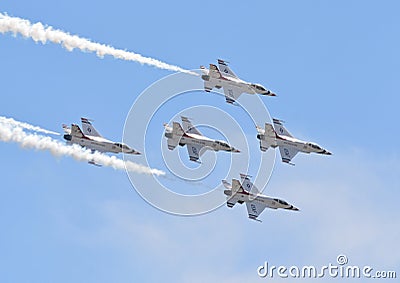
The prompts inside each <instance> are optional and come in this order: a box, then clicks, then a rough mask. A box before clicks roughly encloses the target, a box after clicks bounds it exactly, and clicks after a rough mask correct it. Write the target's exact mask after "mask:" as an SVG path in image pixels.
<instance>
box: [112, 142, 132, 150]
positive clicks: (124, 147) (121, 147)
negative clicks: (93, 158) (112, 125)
mask: <svg viewBox="0 0 400 283" xmlns="http://www.w3.org/2000/svg"><path fill="white" fill-rule="evenodd" d="M114 145H115V146H118V147H119V148H120V149H129V147H128V146H127V145H126V144H123V143H119V142H116V143H114Z"/></svg>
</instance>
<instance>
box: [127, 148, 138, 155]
mask: <svg viewBox="0 0 400 283" xmlns="http://www.w3.org/2000/svg"><path fill="white" fill-rule="evenodd" d="M124 153H126V154H134V155H140V154H141V153H140V152H139V151H136V150H134V149H132V148H131V149H129V150H124Z"/></svg>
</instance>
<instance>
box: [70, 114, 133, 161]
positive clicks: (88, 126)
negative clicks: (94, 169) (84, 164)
mask: <svg viewBox="0 0 400 283" xmlns="http://www.w3.org/2000/svg"><path fill="white" fill-rule="evenodd" d="M81 122H82V130H81V129H80V128H79V126H78V125H76V124H72V125H71V127H68V126H67V125H65V124H63V129H64V133H65V134H64V139H65V140H66V141H67V144H79V145H80V146H82V147H85V148H87V149H90V150H92V151H93V152H94V151H99V152H111V153H121V152H123V153H126V154H140V152H138V151H136V150H134V149H133V148H131V147H129V146H128V145H126V144H123V143H120V142H113V141H110V140H107V139H105V138H103V137H102V136H101V135H100V134H99V132H98V131H97V130H96V129H95V128H94V127H93V125H92V123H91V122H90V120H89V119H87V118H81ZM89 163H90V162H89Z"/></svg>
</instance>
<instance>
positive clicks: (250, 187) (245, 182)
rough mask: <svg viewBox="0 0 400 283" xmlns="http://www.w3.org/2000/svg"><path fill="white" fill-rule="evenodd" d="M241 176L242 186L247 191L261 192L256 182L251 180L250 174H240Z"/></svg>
mask: <svg viewBox="0 0 400 283" xmlns="http://www.w3.org/2000/svg"><path fill="white" fill-rule="evenodd" d="M240 178H241V179H242V187H243V189H244V190H245V191H247V192H249V193H252V194H259V193H260V191H259V190H258V188H257V187H256V186H254V184H253V183H252V182H251V181H250V178H249V175H245V174H240Z"/></svg>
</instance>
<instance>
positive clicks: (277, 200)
mask: <svg viewBox="0 0 400 283" xmlns="http://www.w3.org/2000/svg"><path fill="white" fill-rule="evenodd" d="M274 200H275V201H276V202H278V203H280V204H282V205H289V204H288V203H287V202H286V201H284V200H281V199H278V198H275V199H274Z"/></svg>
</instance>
